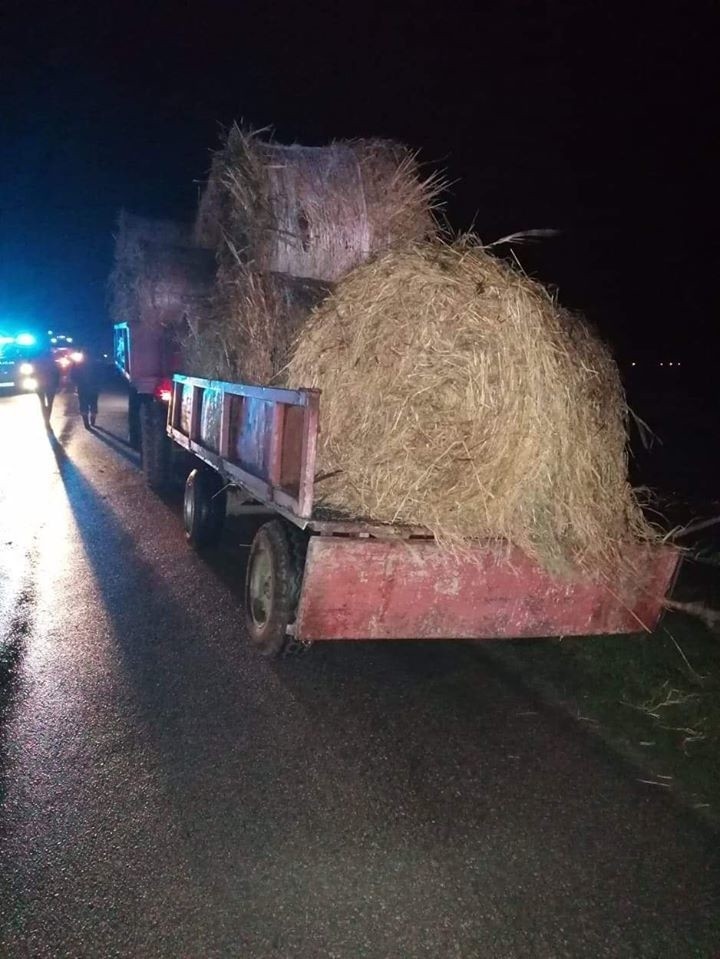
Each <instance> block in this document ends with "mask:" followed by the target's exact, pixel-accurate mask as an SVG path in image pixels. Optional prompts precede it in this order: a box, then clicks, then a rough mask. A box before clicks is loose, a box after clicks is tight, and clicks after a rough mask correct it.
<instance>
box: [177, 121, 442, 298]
mask: <svg viewBox="0 0 720 959" xmlns="http://www.w3.org/2000/svg"><path fill="white" fill-rule="evenodd" d="M440 188H441V184H440V181H439V180H438V179H437V178H436V177H432V176H431V177H429V178H427V179H425V180H421V179H420V175H419V169H418V165H417V162H416V159H415V156H414V155H413V154H412V153H411V152H410V151H409V150H408V149H407V148H406V147H404V146H402V145H401V144H398V143H395V142H393V141H389V140H357V141H351V142H337V143H333V144H330V145H329V146H324V147H304V146H299V145H297V144H295V145H292V146H284V145H282V144H278V143H273V142H269V141H266V140H263V139H261V138H260V136H259V135H258V134H253V133H246V132H244V131H242V130H241V129H240V128H239V127H238V126H237V124H235V125H233V127H232V128H231V129H230V131H229V133H228V135H227V138H226V140H225V143H224V145H223V147H222V148H221V150H219V151H218V152H217V153H216V154H215V156H214V157H213V161H212V165H211V169H210V175H209V178H208V181H207V184H206V187H205V189H204V191H203V194H202V196H201V198H200V202H199V207H198V214H197V218H196V222H195V238H196V241H197V242H198V243H199V244H201V245H203V246H207V247H209V248H211V249H216V250H218V251H219V252H220V254H221V255H222V252H223V247H224V245H225V244H226V243H227V245H228V246H229V248H230V251H229V252H230V255H231V257H232V258H237V257H240V258H241V259H242V261H243V262H244V263H245V264H247V265H248V266H250V267H251V268H252V269H253V270H256V271H260V272H273V273H285V274H288V275H290V276H296V277H304V278H306V279H316V280H321V281H326V282H334V281H336V280H338V279H339V278H340V277H342V276H344V275H345V274H346V273H347V272H348V271H349V270H351V269H353V268H354V267H355V266H357V265H358V264H360V263H363V262H365V261H366V260H367V259H368V257H370V256H371V255H373V254H376V253H378V252H380V251H382V250H384V249H387V248H388V247H390V246H392V245H394V244H397V243H399V242H408V241H412V240H421V239H424V238H426V237H428V236H430V235H432V234H433V233H434V232H435V229H436V228H435V224H434V220H433V216H432V209H433V207H434V205H435V203H436V198H437V194H438V192H439V190H440Z"/></svg>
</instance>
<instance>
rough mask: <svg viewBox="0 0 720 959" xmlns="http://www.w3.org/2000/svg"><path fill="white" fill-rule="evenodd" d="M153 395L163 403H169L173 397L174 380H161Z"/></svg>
mask: <svg viewBox="0 0 720 959" xmlns="http://www.w3.org/2000/svg"><path fill="white" fill-rule="evenodd" d="M153 396H154V397H155V399H156V400H160V402H161V403H169V402H170V400H171V399H172V380H160V382H159V383H158V385H157V386H156V387H155V389H154V390H153Z"/></svg>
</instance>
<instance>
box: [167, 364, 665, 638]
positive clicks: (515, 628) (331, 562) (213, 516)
mask: <svg viewBox="0 0 720 959" xmlns="http://www.w3.org/2000/svg"><path fill="white" fill-rule="evenodd" d="M319 406H320V394H319V393H318V392H317V391H315V390H286V389H272V388H264V387H252V386H244V385H240V384H235V383H224V382H217V381H211V380H205V379H199V378H195V377H189V376H183V375H176V376H175V377H174V380H173V385H172V396H171V401H170V407H169V412H168V424H167V432H168V435H169V436H170V438H171V439H172V440H174V442H175V443H177V444H178V445H179V446H181V447H182V448H184V449H185V450H186V451H188V452H190V453H192V454H193V455H194V456H195V457H196V458H197V460H199V461H200V463H199V464H198V466H197V468H195V469H193V470H192V472H191V473H190V475H189V477H188V479H187V483H186V487H185V501H184V524H185V530H186V534H187V537H188V540H189V541H190V542H191V543H192V544H193V545H194V546H198V547H201V546H206V545H209V544H211V543H212V542H213V541H216V540H217V539H218V538H219V535H220V533H221V530H222V525H223V522H224V519H225V509H226V490H227V488H228V487H229V486H233V487H236V488H239V490H240V491H241V492H242V494H243V499H244V502H246V503H247V504H248V505H247V507H246V508H247V510H248V511H253V512H256V513H257V512H259V513H261V514H264V513H266V514H267V517H266V522H264V523H263V524H262V525H261V526H260V527H259V529H258V531H257V533H256V535H255V537H254V539H253V542H252V547H251V550H250V557H249V561H248V568H247V575H246V584H245V609H246V617H247V625H248V631H249V635H250V638H251V640H252V642H253V644H254V645H255V646H256V647H257V648H258V649H259V650H260V651H261V652H263V653H264V654H266V655H276V654H278V653H280V652H282V651H283V649H284V648H285V647H286V645H287V644H288V642H290V641H291V640H292V639H294V641H296V642H300V643H304V644H309V643H312V642H316V641H321V640H331V639H332V640H357V639H372V640H382V639H408V638H415V639H436V638H437V639H440V638H443V639H497V638H512V637H542V636H557V635H563V636H582V635H593V634H601V633H632V632H639V631H641V630H643V629H648V630H650V629H653V628H654V627H655V626H656V625H657V623H658V620H659V618H660V615H661V612H662V607H663V600H664V597H665V594H666V593H667V591H668V589H669V588H670V587H671V585H672V582H673V578H674V576H675V573H676V569H677V565H678V554H677V553H676V552H674V551H673V550H670V549H667V548H664V547H663V548H659V547H656V546H645V545H637V546H635V547H634V549H635V551H636V555H635V557H634V559H635V564H634V565H635V567H636V569H637V571H638V572H637V575H634V576H633V577H628V576H627V574H626V575H624V576H622V575H619V576H618V579H617V582H602V583H601V582H588V581H572V582H570V581H565V580H556V579H554V578H552V577H551V576H549V575H548V574H547V573H546V572H544V571H543V570H542V569H540V568H539V567H538V566H537V565H536V564H535V563H534V562H532V561H531V560H529V559H528V557H527V556H525V555H524V554H522V553H521V552H520V551H518V550H511V551H510V552H509V553H507V552H502V553H500V552H498V551H497V550H492V549H491V548H489V547H483V546H481V545H478V546H477V547H476V548H474V549H472V550H470V551H468V552H465V553H463V554H462V555H454V554H452V553H448V552H447V551H446V550H442V549H441V548H440V547H439V546H438V545H437V544H436V543H435V541H434V540H433V539H432V537H431V536H430V535H429V534H428V533H427V531H425V530H423V529H421V528H410V527H400V526H387V525H380V524H377V525H375V524H373V523H371V522H360V521H352V520H344V519H338V518H335V517H332V516H329V515H324V514H323V512H322V511H321V510H315V509H314V506H313V499H314V487H315V482H316V477H315V454H316V444H317V438H318V417H319Z"/></svg>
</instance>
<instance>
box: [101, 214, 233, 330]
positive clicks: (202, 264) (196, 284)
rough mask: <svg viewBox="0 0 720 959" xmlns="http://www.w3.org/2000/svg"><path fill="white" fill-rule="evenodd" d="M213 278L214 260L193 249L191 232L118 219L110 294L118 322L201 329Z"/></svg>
mask: <svg viewBox="0 0 720 959" xmlns="http://www.w3.org/2000/svg"><path fill="white" fill-rule="evenodd" d="M213 275H214V263H213V260H212V257H211V256H210V255H209V254H208V252H207V251H205V250H201V249H198V248H197V247H196V246H195V245H194V243H193V240H192V231H191V228H190V227H189V226H187V225H185V224H182V223H177V222H175V221H173V220H152V219H147V218H145V217H140V216H135V215H133V214H130V213H127V212H125V211H123V212H121V213H120V216H119V217H118V224H117V232H116V236H115V261H114V264H113V270H112V273H111V274H110V281H109V289H108V292H109V311H110V315H111V317H112V319H113V321H114V322H116V323H118V322H128V323H142V324H144V325H147V326H149V327H163V328H166V329H173V330H180V329H182V327H183V326H184V325H185V324H186V323H190V324H193V325H195V326H197V325H198V324H199V323H200V322H201V321H202V320H203V319H204V318H205V317H206V315H207V309H208V302H209V296H210V292H211V289H212V282H213Z"/></svg>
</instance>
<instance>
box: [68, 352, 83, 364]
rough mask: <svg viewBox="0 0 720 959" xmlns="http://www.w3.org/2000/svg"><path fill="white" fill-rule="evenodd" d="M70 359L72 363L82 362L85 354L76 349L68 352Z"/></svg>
mask: <svg viewBox="0 0 720 959" xmlns="http://www.w3.org/2000/svg"><path fill="white" fill-rule="evenodd" d="M70 359H71V360H72V361H73V363H82V361H83V360H84V359H85V354H84V353H81V352H80V351H79V350H76V351H75V352H74V353H71V354H70Z"/></svg>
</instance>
